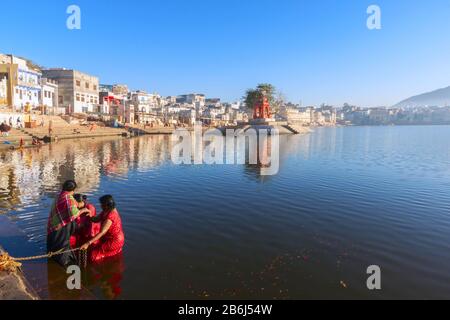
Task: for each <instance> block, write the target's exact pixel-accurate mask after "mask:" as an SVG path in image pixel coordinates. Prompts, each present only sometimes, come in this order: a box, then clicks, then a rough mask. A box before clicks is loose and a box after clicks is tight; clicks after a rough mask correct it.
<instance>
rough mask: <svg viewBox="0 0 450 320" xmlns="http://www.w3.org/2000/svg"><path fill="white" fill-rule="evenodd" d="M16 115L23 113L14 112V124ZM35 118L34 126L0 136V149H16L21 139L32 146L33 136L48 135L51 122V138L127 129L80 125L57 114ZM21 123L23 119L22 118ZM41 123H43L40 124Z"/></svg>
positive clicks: (114, 133)
mask: <svg viewBox="0 0 450 320" xmlns="http://www.w3.org/2000/svg"><path fill="white" fill-rule="evenodd" d="M17 117H21V119H23V118H24V115H19V114H16V115H15V116H13V119H14V121H13V124H14V126H16V121H15V119H16V118H17ZM34 118H35V119H36V126H35V127H34V128H24V127H23V126H22V127H21V128H17V127H15V128H13V129H11V131H10V132H9V135H8V136H1V137H0V151H1V150H8V149H17V148H19V147H20V143H21V141H22V143H23V145H22V146H23V147H24V148H27V147H34V145H33V138H37V139H38V140H41V141H42V140H44V138H46V137H49V135H50V133H49V127H50V124H51V128H52V132H51V136H52V139H56V140H67V139H82V138H99V137H110V136H124V135H125V136H126V135H127V134H128V133H127V130H126V129H124V128H111V127H105V126H100V125H98V124H94V125H90V124H88V125H81V124H79V123H78V122H77V123H68V122H67V121H65V120H64V119H63V118H61V117H59V116H34ZM22 124H23V120H22ZM41 124H43V125H41Z"/></svg>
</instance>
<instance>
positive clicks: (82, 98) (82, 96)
mask: <svg viewBox="0 0 450 320" xmlns="http://www.w3.org/2000/svg"><path fill="white" fill-rule="evenodd" d="M84 101H85V99H84V94H82V95H81V102H84Z"/></svg>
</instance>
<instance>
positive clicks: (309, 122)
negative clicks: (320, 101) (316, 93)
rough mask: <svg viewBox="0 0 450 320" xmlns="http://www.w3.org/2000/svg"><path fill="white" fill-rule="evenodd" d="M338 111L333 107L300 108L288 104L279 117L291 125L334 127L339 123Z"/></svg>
mask: <svg viewBox="0 0 450 320" xmlns="http://www.w3.org/2000/svg"><path fill="white" fill-rule="evenodd" d="M337 114H338V113H337V110H336V108H334V107H332V106H327V105H322V106H321V107H319V108H315V107H303V108H302V107H300V106H299V105H294V104H291V103H287V104H285V105H284V106H282V107H281V109H280V112H279V117H280V118H281V119H282V120H286V121H287V122H288V123H289V124H294V125H300V126H334V125H336V122H337Z"/></svg>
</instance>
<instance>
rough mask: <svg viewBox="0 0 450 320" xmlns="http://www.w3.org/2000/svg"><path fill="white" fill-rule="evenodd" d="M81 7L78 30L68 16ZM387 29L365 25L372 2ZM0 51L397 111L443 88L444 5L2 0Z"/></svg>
mask: <svg viewBox="0 0 450 320" xmlns="http://www.w3.org/2000/svg"><path fill="white" fill-rule="evenodd" d="M71 4H76V5H78V6H79V7H80V8H81V13H82V16H81V19H82V20H81V21H82V25H81V27H82V29H81V30H68V29H67V28H66V19H67V17H68V15H67V14H66V9H67V7H68V6H69V5H71ZM371 4H377V5H379V6H380V7H381V10H382V29H381V30H373V31H370V30H368V29H367V27H366V20H367V17H368V15H367V13H366V10H367V7H368V6H369V5H371ZM2 10H4V12H7V14H2V19H1V20H0V21H1V22H0V39H1V40H0V52H3V53H13V54H16V55H19V56H25V57H27V58H30V59H32V60H33V61H35V62H37V63H39V64H41V65H44V66H46V67H66V68H75V69H78V70H80V71H84V72H88V73H91V74H94V75H96V76H99V77H100V81H101V82H102V83H126V84H128V85H129V86H130V87H131V88H133V89H144V90H147V91H150V92H159V93H160V94H163V95H178V94H183V93H188V92H202V93H205V94H207V96H209V97H220V98H222V99H223V100H226V101H233V100H237V99H239V98H240V97H241V96H242V95H243V94H244V92H245V90H246V89H247V88H250V87H254V86H255V85H256V84H258V83H261V82H269V83H272V84H274V85H275V86H276V87H277V88H278V89H279V90H280V91H281V92H282V93H283V94H284V95H285V96H286V98H287V99H288V100H290V101H293V102H297V103H298V102H300V101H301V102H302V104H303V105H318V104H320V103H322V102H326V103H331V104H335V105H341V104H342V103H344V102H348V103H353V104H357V105H363V106H380V105H392V104H395V103H397V102H398V101H399V100H402V99H403V98H406V97H409V96H411V95H414V94H419V93H423V92H426V91H430V90H434V89H437V88H441V87H446V86H449V85H450V59H449V57H450V41H449V34H450V0H430V1H422V0H420V1H419V0H415V1H413V0H409V1H408V0H395V1H392V0H371V1H366V0H316V1H313V0H309V1H304V0H128V1H114V0H95V1H91V0H82V1H79V0H72V1H66V0H36V1H31V0H27V1H3V2H2Z"/></svg>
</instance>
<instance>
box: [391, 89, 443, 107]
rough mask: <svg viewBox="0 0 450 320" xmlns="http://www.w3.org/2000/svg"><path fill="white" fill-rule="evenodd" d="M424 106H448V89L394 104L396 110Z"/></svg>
mask: <svg viewBox="0 0 450 320" xmlns="http://www.w3.org/2000/svg"><path fill="white" fill-rule="evenodd" d="M424 106H441V107H444V106H450V87H447V88H443V89H438V90H435V91H432V92H427V93H424V94H420V95H418V96H414V97H411V98H408V99H406V100H403V101H401V102H399V103H398V104H396V105H395V106H394V107H396V108H407V107H411V108H414V107H424Z"/></svg>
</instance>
